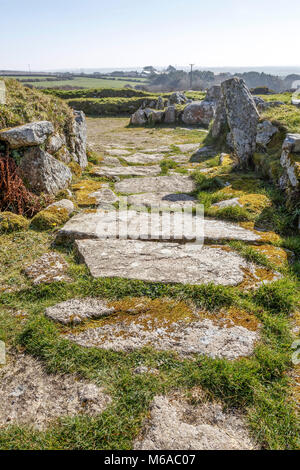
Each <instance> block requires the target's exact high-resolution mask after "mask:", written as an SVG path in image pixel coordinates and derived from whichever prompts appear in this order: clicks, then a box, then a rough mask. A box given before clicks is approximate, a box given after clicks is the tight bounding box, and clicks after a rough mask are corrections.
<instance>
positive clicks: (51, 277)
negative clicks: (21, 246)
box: [24, 252, 71, 285]
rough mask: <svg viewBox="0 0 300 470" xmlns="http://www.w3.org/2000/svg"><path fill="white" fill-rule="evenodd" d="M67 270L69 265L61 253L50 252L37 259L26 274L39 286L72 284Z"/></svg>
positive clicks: (26, 269) (26, 270) (28, 267)
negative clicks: (55, 283) (59, 283)
mask: <svg viewBox="0 0 300 470" xmlns="http://www.w3.org/2000/svg"><path fill="white" fill-rule="evenodd" d="M67 270H68V264H67V262H66V261H65V259H64V258H63V257H62V256H61V255H60V254H59V253H55V252H49V253H45V254H44V255H43V256H41V257H40V258H39V259H37V260H36V261H35V262H34V263H33V264H32V265H31V266H27V267H26V268H25V269H24V272H25V274H26V276H27V277H28V278H29V279H31V280H32V282H33V284H34V285H38V284H51V283H52V282H62V281H65V282H71V278H70V277H69V276H68V275H67Z"/></svg>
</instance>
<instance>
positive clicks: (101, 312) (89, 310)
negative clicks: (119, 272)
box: [45, 297, 115, 325]
mask: <svg viewBox="0 0 300 470" xmlns="http://www.w3.org/2000/svg"><path fill="white" fill-rule="evenodd" d="M114 312H115V309H114V308H111V307H108V306H107V302H106V301H105V300H99V299H94V298H89V297H87V298H85V299H71V300H67V301H66V302H61V303H59V304H56V305H54V306H53V307H48V308H46V310H45V315H46V317H48V318H51V320H54V321H57V322H59V323H62V324H64V325H68V324H78V323H82V322H83V321H84V320H87V319H89V318H100V317H103V316H106V315H111V314H112V313H114Z"/></svg>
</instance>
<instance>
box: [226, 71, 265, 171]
mask: <svg viewBox="0 0 300 470" xmlns="http://www.w3.org/2000/svg"><path fill="white" fill-rule="evenodd" d="M221 86H222V100H224V105H225V110H226V117H227V123H228V127H229V129H230V132H231V133H232V139H233V147H234V152H235V154H236V156H237V157H238V159H239V163H240V166H241V167H244V168H247V167H249V165H250V163H251V161H252V158H253V154H254V152H255V148H256V136H257V125H258V120H259V113H258V111H257V108H256V105H255V102H254V99H253V96H252V95H251V93H250V91H249V89H248V88H247V86H246V84H245V82H244V80H242V79H240V78H231V79H229V80H225V81H224V82H223V83H222V85H221Z"/></svg>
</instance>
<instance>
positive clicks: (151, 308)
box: [62, 297, 199, 335]
mask: <svg viewBox="0 0 300 470" xmlns="http://www.w3.org/2000/svg"><path fill="white" fill-rule="evenodd" d="M108 306H109V307H113V308H115V313H114V314H111V315H109V316H107V317H103V318H100V319H97V320H89V321H86V322H84V323H83V324H81V325H79V326H77V327H76V329H75V331H74V329H72V333H75V334H76V333H80V332H81V331H83V330H85V329H87V328H97V327H101V326H106V325H122V327H128V326H132V327H134V324H136V323H138V324H139V325H142V326H143V328H144V329H145V330H147V331H152V330H156V329H157V328H160V327H162V328H167V329H170V328H172V325H173V324H174V323H176V322H187V323H190V322H192V321H197V320H199V314H198V313H196V310H195V309H194V307H193V306H192V305H188V304H187V303H185V302H182V301H175V300H171V299H167V298H165V299H150V298H148V297H138V298H135V297H126V298H124V299H122V300H118V301H112V302H109V303H108ZM62 331H63V333H69V332H70V328H69V327H63V329H62ZM122 331H123V328H122ZM122 335H124V331H123V333H122Z"/></svg>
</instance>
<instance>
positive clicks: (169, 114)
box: [165, 106, 176, 124]
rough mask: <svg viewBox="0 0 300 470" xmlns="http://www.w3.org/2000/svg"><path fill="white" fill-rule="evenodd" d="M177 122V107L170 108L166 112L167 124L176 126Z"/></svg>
mask: <svg viewBox="0 0 300 470" xmlns="http://www.w3.org/2000/svg"><path fill="white" fill-rule="evenodd" d="M175 122H176V108H175V106H168V107H167V109H166V110H165V123H166V124H174V123H175Z"/></svg>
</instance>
